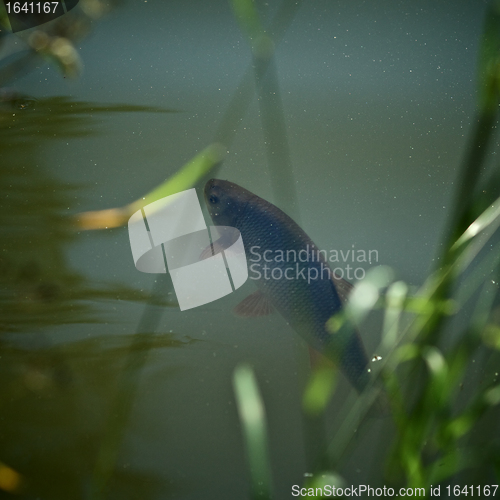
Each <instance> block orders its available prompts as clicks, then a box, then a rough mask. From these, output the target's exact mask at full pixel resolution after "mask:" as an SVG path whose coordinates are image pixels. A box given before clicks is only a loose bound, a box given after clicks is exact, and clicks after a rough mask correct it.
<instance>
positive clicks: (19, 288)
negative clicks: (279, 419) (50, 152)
mask: <svg viewBox="0 0 500 500" xmlns="http://www.w3.org/2000/svg"><path fill="white" fill-rule="evenodd" d="M81 4H82V5H81V8H79V9H74V12H73V11H72V13H71V15H70V14H68V15H67V16H63V17H62V18H60V19H59V20H58V21H57V22H54V23H53V24H50V26H48V27H41V28H40V29H39V30H37V31H35V32H34V33H32V35H31V36H30V37H29V39H28V42H27V43H28V45H29V48H28V50H27V51H26V52H25V53H21V54H18V55H17V56H16V58H14V59H13V60H12V61H10V62H9V61H7V63H5V64H3V65H2V66H0V85H2V86H3V85H4V84H5V83H8V82H10V81H11V80H12V79H13V78H14V77H15V76H16V75H18V74H20V73H22V72H25V71H29V70H30V69H31V67H32V65H33V63H34V61H36V60H37V59H38V58H40V57H43V58H46V59H48V60H50V61H52V62H53V63H55V64H56V65H57V66H58V67H59V69H60V70H61V72H62V73H63V74H64V75H66V76H77V74H78V71H79V68H80V61H79V58H78V54H77V51H76V50H75V45H74V44H75V43H76V40H78V39H80V38H81V37H83V36H84V35H85V34H86V33H87V32H88V30H89V27H90V24H91V22H92V20H93V19H98V18H99V17H100V16H101V15H102V14H104V13H105V12H107V10H108V4H105V3H104V2H99V1H93V2H90V1H88V2H84V1H83V0H82V1H81ZM230 4H231V7H232V9H233V13H234V17H235V22H237V23H238V25H239V27H240V29H241V31H242V32H243V33H244V34H245V36H246V38H247V40H248V43H249V45H250V47H251V54H252V63H251V65H250V68H249V69H248V71H247V73H246V74H245V75H244V76H243V78H242V80H241V82H240V84H239V86H238V88H237V89H235V91H234V94H233V97H232V98H231V100H230V102H229V104H228V107H227V109H226V110H225V112H224V113H223V114H222V116H221V118H220V120H219V125H218V128H217V129H216V130H215V132H214V137H213V141H212V142H211V143H210V144H207V145H206V147H205V149H203V150H202V151H200V152H194V151H193V155H192V158H191V159H190V160H189V161H187V162H186V163H185V164H184V165H182V166H180V168H179V169H178V171H177V172H176V173H175V174H174V175H173V176H171V177H169V178H167V179H166V180H165V182H164V183H162V184H160V185H159V186H157V187H156V188H154V189H153V190H151V191H150V192H148V193H145V194H144V195H143V196H142V197H141V198H139V199H137V200H133V199H131V200H130V202H129V203H128V204H127V205H125V206H120V207H113V208H109V209H106V210H95V211H86V212H80V213H79V210H78V209H77V207H76V200H77V198H78V196H80V193H81V192H82V191H84V190H85V186H79V185H73V186H69V187H68V184H67V183H62V182H61V181H59V180H57V179H56V178H54V177H53V176H52V175H51V174H50V173H49V170H48V169H47V168H46V167H47V166H46V165H44V163H43V154H42V152H43V148H44V147H45V146H46V145H47V144H48V143H49V142H50V141H52V140H54V138H55V137H56V136H57V137H58V138H61V137H84V136H87V135H90V134H94V133H96V130H97V128H98V126H99V117H100V116H104V115H109V114H116V113H168V112H174V111H173V110H171V109H165V108H160V107H152V106H141V105H132V104H105V103H96V102H84V101H75V100H72V99H71V98H68V97H61V96H59V97H51V98H36V99H35V98H32V97H30V96H24V95H21V94H17V93H16V92H15V91H10V90H3V91H2V93H0V154H1V165H0V209H1V210H0V228H1V232H0V241H1V254H0V287H1V288H0V351H1V353H0V356H1V364H0V380H2V381H4V382H2V384H3V390H2V394H1V396H0V408H1V409H2V412H3V413H4V414H6V415H9V418H8V421H5V422H4V423H3V424H2V425H3V429H2V431H1V432H0V443H2V446H0V490H3V491H4V492H9V493H10V494H12V495H14V494H19V495H26V498H36V497H38V496H40V498H42V497H43V498H70V497H71V498H88V499H104V498H114V497H116V498H133V497H134V496H133V495H136V497H138V496H140V498H154V497H155V496H156V495H157V492H158V491H160V487H159V485H158V484H157V483H158V481H159V480H158V478H157V477H156V476H155V475H154V474H151V475H148V473H146V472H144V473H143V474H139V473H129V472H127V471H124V470H122V469H121V468H119V467H118V466H117V461H118V457H119V453H120V449H121V447H122V446H123V442H124V439H125V438H124V436H125V431H126V430H127V428H128V426H129V425H130V421H131V415H132V413H133V410H134V405H135V404H136V398H137V397H138V394H139V388H140V384H141V376H142V375H143V374H144V372H145V371H146V360H147V358H148V356H150V355H151V354H152V353H153V352H155V351H157V350H167V349H173V350H176V349H180V348H185V347H187V346H192V345H194V344H196V343H197V341H195V340H194V339H192V338H189V337H187V338H183V339H179V338H178V337H177V336H176V335H175V334H174V333H162V332H160V331H159V324H160V321H161V317H162V314H163V311H164V310H165V309H166V308H168V307H171V306H173V305H175V301H173V300H169V299H168V297H169V296H171V292H172V286H171V283H170V282H169V280H168V278H167V276H158V278H157V279H156V281H155V284H154V287H153V289H152V290H151V291H144V290H137V289H134V288H132V287H129V286H127V285H123V284H121V283H109V282H102V283H97V282H95V281H90V280H88V279H87V278H86V277H85V276H84V275H83V274H82V273H80V272H79V271H77V270H76V269H74V268H72V266H71V264H70V263H69V262H68V261H67V258H66V256H65V251H66V249H67V247H68V246H69V245H70V244H71V242H73V241H75V240H76V239H78V238H79V237H81V235H82V234H85V232H86V231H91V230H101V231H103V232H108V233H110V232H112V231H118V230H119V229H117V228H121V227H123V226H125V225H126V223H127V221H128V219H129V217H130V216H131V215H132V214H133V213H134V212H136V211H137V210H139V209H141V208H142V207H144V206H145V205H147V204H150V203H152V202H153V201H156V200H158V199H160V198H163V197H165V196H168V195H170V194H174V193H177V192H179V191H182V190H185V189H188V188H191V187H196V188H198V189H199V190H201V189H202V188H203V186H205V184H206V182H207V181H208V179H210V178H213V177H216V176H217V172H218V169H219V167H220V166H221V164H222V163H223V161H224V157H225V154H226V151H228V150H229V149H230V148H231V146H232V144H233V141H234V140H235V136H236V134H237V129H238V125H239V124H240V122H241V121H242V119H243V116H244V114H245V112H246V110H247V108H248V107H249V105H250V103H251V101H252V99H253V98H254V97H255V96H257V99H258V105H259V110H260V119H261V127H262V131H263V139H264V141H265V144H266V154H267V163H268V167H269V171H270V179H271V184H272V189H273V193H274V195H275V202H276V205H277V206H278V207H279V208H280V209H282V210H283V212H285V213H286V214H287V216H290V217H291V218H292V219H294V220H295V221H296V222H297V224H299V225H300V214H299V213H298V208H297V207H298V204H297V200H296V187H295V185H296V184H295V182H294V178H293V174H292V168H291V160H290V152H289V147H288V138H287V132H286V127H285V119H284V110H283V104H282V101H281V97H280V89H279V84H278V78H277V73H276V71H277V70H276V60H275V59H276V57H275V48H276V47H277V45H278V44H279V43H280V41H281V39H282V38H283V35H284V33H285V31H286V30H287V28H288V27H289V26H290V24H291V23H292V21H293V19H294V16H295V15H296V13H297V11H298V9H299V7H300V4H301V2H300V1H297V2H287V1H284V2H283V3H282V5H281V6H280V8H279V9H278V10H277V12H276V14H275V17H274V19H273V20H272V21H271V22H270V23H269V24H268V25H265V23H264V22H263V21H262V20H261V18H260V16H259V13H258V11H257V9H256V6H255V4H254V3H253V2H252V1H250V0H231V2H230ZM2 14H3V13H2V12H0V20H3V21H4V22H5V19H4V17H5V16H4V17H1V16H2ZM1 43H2V39H1V38H0V45H1ZM477 85H478V108H477V116H476V119H475V122H474V126H473V128H472V133H471V135H470V137H469V139H468V146H467V150H466V153H465V156H464V158H463V162H462V165H461V166H460V175H459V178H458V181H457V182H456V185H455V193H454V206H453V210H452V211H451V217H450V219H449V221H448V223H447V227H446V232H445V234H443V235H442V241H441V245H440V246H439V252H440V255H439V256H438V258H437V259H436V265H435V268H434V269H433V270H432V272H431V273H430V275H429V276H428V278H427V279H426V281H425V283H424V285H423V286H422V287H421V288H420V289H419V290H417V291H414V290H412V289H411V287H410V286H409V285H408V284H407V283H405V282H404V281H401V280H398V279H397V278H396V277H395V276H396V270H393V269H391V268H389V267H386V266H380V267H376V268H374V269H373V270H371V271H370V272H368V273H367V275H366V277H365V279H363V280H362V281H360V282H359V283H358V284H357V285H356V286H355V287H354V288H353V290H352V291H351V292H350V294H349V296H348V298H347V297H346V299H347V300H346V301H345V304H344V307H343V308H342V309H341V310H340V312H339V313H337V314H333V313H334V312H336V311H332V315H331V317H330V314H328V316H327V317H326V318H323V319H324V324H322V325H320V327H321V330H322V331H324V333H325V335H327V336H331V337H332V338H335V335H337V334H338V333H339V332H351V333H352V332H353V331H356V330H357V329H359V328H360V326H362V325H363V323H364V321H365V320H366V319H367V317H368V316H369V315H370V314H372V313H374V312H375V313H378V314H380V315H382V317H383V323H382V328H381V332H380V338H381V343H380V345H379V346H378V347H377V349H376V354H375V355H374V356H373V359H372V362H370V363H369V370H370V380H369V381H368V382H367V381H365V380H363V383H362V384H359V387H358V388H359V392H360V394H359V395H356V397H353V398H351V399H349V400H348V401H347V402H346V404H345V405H344V406H343V407H342V408H340V409H339V415H340V416H341V417H340V418H339V421H340V422H341V424H340V425H339V426H337V427H335V428H333V429H331V428H328V427H329V426H328V422H327V419H326V418H325V413H326V411H327V408H328V405H329V404H330V403H331V401H332V398H333V396H334V394H335V390H336V388H337V380H338V373H337V367H336V366H334V365H332V364H331V363H326V362H324V361H323V362H319V363H318V364H317V366H315V367H313V369H312V370H311V372H310V374H309V375H308V378H307V382H306V384H305V387H304V388H303V396H302V411H303V415H302V418H303V422H304V439H305V441H306V448H308V456H307V462H308V463H307V466H308V471H307V474H306V475H305V476H304V478H303V483H302V484H301V485H300V487H304V488H307V489H308V488H313V489H314V491H316V490H315V489H316V488H320V489H321V488H323V487H325V486H326V485H330V486H336V487H342V486H344V485H346V482H345V480H344V478H343V477H342V467H343V466H344V464H345V463H346V462H347V461H348V460H349V457H350V453H351V451H352V448H353V447H354V446H355V443H356V437H355V436H356V433H358V434H362V433H363V432H369V431H370V430H369V429H370V425H372V423H373V420H374V419H381V420H382V421H384V422H386V424H384V425H388V426H390V428H391V430H392V439H391V441H390V442H388V443H387V448H386V449H385V450H382V451H383V452H384V453H383V455H382V457H381V460H383V466H382V467H381V469H382V472H381V473H380V474H378V473H377V475H376V476H374V477H373V478H372V484H373V485H374V486H375V485H376V486H380V485H387V486H390V487H393V488H400V487H408V488H425V490H426V492H429V491H430V488H431V487H436V486H440V487H441V493H445V492H446V491H447V490H446V487H447V486H451V487H452V486H453V485H457V484H462V485H476V486H480V487H483V486H486V485H494V484H498V483H499V482H500V409H499V408H500V406H499V405H500V379H499V372H500V352H499V351H500V300H499V283H500V238H499V231H498V228H499V227H500V173H499V165H498V163H497V164H495V165H492V166H491V165H488V164H487V162H488V161H489V160H488V157H487V152H488V151H489V148H491V147H492V144H493V143H494V141H495V140H496V139H498V137H497V135H498V132H497V128H496V127H497V120H498V109H499V105H500V1H499V0H492V1H490V3H489V7H488V10H487V13H486V17H485V23H484V31H483V34H482V39H481V41H480V46H479V63H478V83H477ZM21 131H22V133H21ZM222 222H224V221H222ZM226 222H227V221H226ZM297 227H298V226H297ZM103 303H106V304H109V303H111V304H112V305H113V307H115V308H117V309H119V308H120V307H123V305H124V304H127V305H129V304H135V306H136V307H137V306H140V307H141V308H142V312H141V314H140V321H139V322H138V324H137V325H128V324H127V325H126V327H125V330H124V332H123V334H122V335H114V336H113V342H110V341H109V339H107V340H104V339H103V338H100V337H96V338H91V339H78V340H75V341H74V342H71V343H68V344H63V345H53V344H52V343H51V342H50V341H49V340H48V339H47V338H45V337H44V335H43V331H42V330H43V329H47V328H51V329H54V330H55V329H57V328H65V327H67V326H68V325H77V324H93V323H96V324H97V323H99V324H101V323H106V322H107V321H108V319H107V318H106V316H105V314H103V311H102V310H101V309H100V307H99V305H100V304H103ZM338 309H340V308H338ZM291 316H293V314H292V315H291ZM292 319H293V317H292ZM111 321H112V320H110V322H111ZM322 321H323V320H322ZM292 322H293V321H292ZM450 332H452V335H451V334H450ZM38 333H40V335H38ZM34 336H36V341H35V340H33V338H34ZM328 338H330V337H328ZM33 345H35V346H36V348H33ZM340 364H342V362H341V363H340ZM365 365H366V363H363V366H362V368H361V369H362V370H364V369H365V368H366V366H365ZM477 367H480V368H481V373H480V374H479V373H478V368H477ZM343 369H344V371H346V367H345V366H343ZM175 370H176V368H172V367H168V368H165V369H164V371H163V372H162V376H165V377H168V376H170V375H172V373H174V371H175ZM347 371H348V369H347ZM351 379H352V380H353V383H354V385H357V382H358V381H359V374H358V373H356V374H355V375H351ZM231 382H232V387H233V391H234V400H235V404H236V408H237V412H238V415H239V419H240V425H241V431H242V432H241V439H242V441H243V443H244V449H245V450H246V460H247V464H248V480H249V484H250V490H249V491H248V492H245V495H246V496H245V498H252V499H271V498H274V497H276V496H278V495H277V493H276V490H275V486H274V483H273V461H272V459H271V457H270V453H269V448H270V445H269V436H270V435H271V434H272V430H273V429H272V427H271V425H270V424H269V423H268V419H267V416H266V408H265V405H264V402H263V398H262V395H261V388H259V384H258V382H257V377H256V373H255V370H254V368H253V367H252V366H251V365H250V364H247V363H243V364H240V365H238V366H237V367H236V368H235V370H234V373H233V378H232V381H231ZM78 386H85V387H87V390H86V391H85V392H82V391H76V390H72V389H73V388H74V387H78ZM353 392H354V391H353ZM381 399H383V401H384V402H385V403H386V408H385V413H384V414H383V415H382V416H380V414H377V413H378V412H377V411H376V410H377V408H376V407H377V405H378V403H380V401H381ZM34 413H38V414H39V415H40V418H39V423H38V424H36V425H35V424H33V421H32V419H31V418H29V417H30V416H31V415H33V414H34ZM68 415H70V416H71V418H68ZM40 428H42V430H43V436H44V438H43V439H41V440H40V439H38V437H37V436H39V435H40ZM35 438H36V439H35ZM23 446H26V447H29V448H30V456H29V458H26V457H25V455H23V453H22V452H20V451H19V449H20V448H22V447H23ZM74 449H78V450H79V451H78V453H73V452H72V450H74ZM68 457H71V460H68ZM33 463H34V464H36V466H35V467H32V466H31V465H32V464H33ZM40 464H45V465H43V466H41V465H40ZM24 471H29V472H26V473H25V472H24ZM32 471H35V472H32ZM54 471H57V472H56V473H54ZM57 474H65V476H66V480H65V481H64V483H58V482H57V481H55V480H54V477H57ZM61 484H64V487H63V486H61ZM324 491H327V489H326V488H325V490H324ZM481 491H483V494H484V495H486V493H484V492H485V491H486V490H481ZM75 492H76V493H75ZM171 494H172V498H175V495H176V491H175V489H174V488H172V490H171ZM127 495H129V496H127ZM427 495H428V493H427ZM315 496H317V497H321V495H319V494H318V495H316V494H315ZM325 496H326V495H325Z"/></svg>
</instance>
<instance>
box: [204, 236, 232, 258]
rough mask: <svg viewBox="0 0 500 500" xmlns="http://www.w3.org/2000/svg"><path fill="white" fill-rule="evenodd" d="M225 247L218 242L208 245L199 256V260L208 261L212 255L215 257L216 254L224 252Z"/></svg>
mask: <svg viewBox="0 0 500 500" xmlns="http://www.w3.org/2000/svg"><path fill="white" fill-rule="evenodd" d="M226 248H227V247H224V246H223V244H222V242H220V240H217V241H214V242H213V243H212V244H211V245H208V246H207V247H206V248H205V249H204V250H203V252H201V254H200V260H205V259H208V258H209V257H212V256H213V255H217V254H218V253H220V252H222V251H223V250H225V249H226Z"/></svg>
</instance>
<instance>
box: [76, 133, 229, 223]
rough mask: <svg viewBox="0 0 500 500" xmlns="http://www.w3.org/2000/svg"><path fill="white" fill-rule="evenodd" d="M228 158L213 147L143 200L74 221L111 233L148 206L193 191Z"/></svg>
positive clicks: (220, 149)
mask: <svg viewBox="0 0 500 500" xmlns="http://www.w3.org/2000/svg"><path fill="white" fill-rule="evenodd" d="M224 154H225V149H224V148H223V146H222V145H220V144H217V143H214V144H211V145H210V146H208V147H207V148H205V149H204V150H203V151H201V152H200V153H199V154H197V155H196V156H195V157H194V158H193V159H192V160H190V161H189V162H188V163H186V164H185V165H184V166H183V167H181V169H180V170H179V171H178V172H176V173H175V174H174V175H173V176H172V177H169V178H168V179H167V180H166V181H165V182H163V183H162V184H160V186H158V187H156V188H155V189H153V190H152V191H150V192H149V193H147V194H146V195H145V196H144V197H143V198H141V199H139V200H137V201H135V202H133V203H131V204H129V205H126V206H124V207H121V208H111V209H108V210H98V211H93V212H83V213H80V214H78V215H76V216H75V217H74V223H75V225H76V226H77V227H78V228H80V229H109V228H112V227H119V226H123V225H125V224H126V223H127V222H128V219H129V218H130V217H131V216H132V214H134V213H135V212H136V211H137V210H140V209H141V208H143V207H144V206H146V205H148V204H150V203H152V202H153V201H157V200H160V199H161V198H165V197H167V196H170V195H171V194H175V193H179V192H180V191H184V190H185V189H189V188H191V187H193V186H194V185H195V184H196V183H197V182H198V181H199V180H200V179H202V178H203V177H205V176H206V175H207V174H208V173H209V172H210V170H212V169H213V168H215V167H216V166H217V165H218V164H219V163H221V162H222V160H223V158H224ZM157 208H160V205H157Z"/></svg>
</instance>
